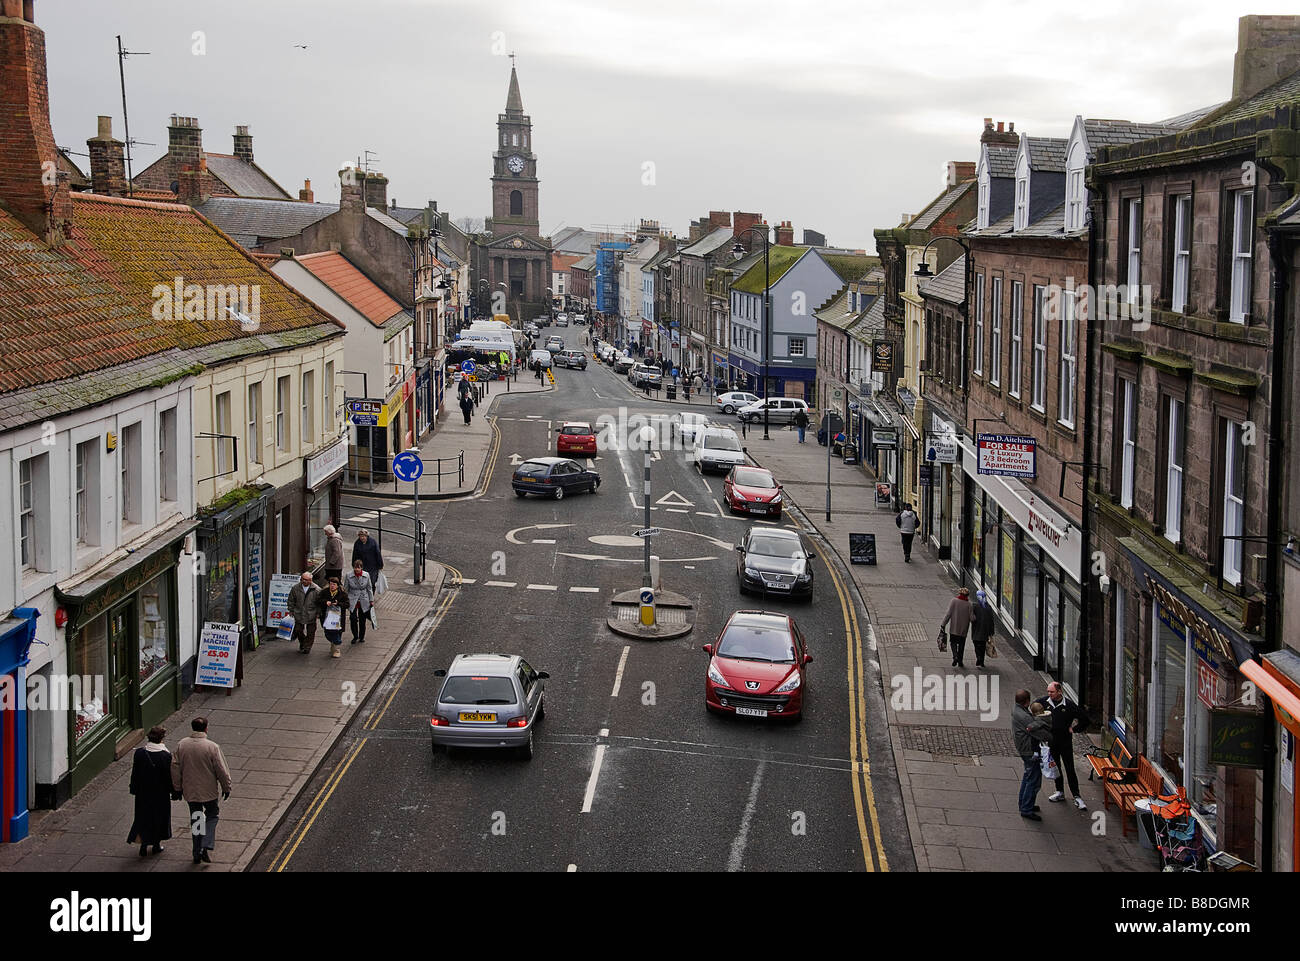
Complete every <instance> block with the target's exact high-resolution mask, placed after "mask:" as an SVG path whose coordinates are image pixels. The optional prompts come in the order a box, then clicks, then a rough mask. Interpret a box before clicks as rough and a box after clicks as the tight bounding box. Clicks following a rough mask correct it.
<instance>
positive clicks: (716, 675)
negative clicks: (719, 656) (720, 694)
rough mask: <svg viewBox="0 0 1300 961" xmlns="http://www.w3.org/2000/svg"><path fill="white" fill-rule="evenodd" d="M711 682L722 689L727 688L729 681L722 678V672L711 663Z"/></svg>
mask: <svg viewBox="0 0 1300 961" xmlns="http://www.w3.org/2000/svg"><path fill="white" fill-rule="evenodd" d="M709 680H710V681H712V682H713V683H714V684H718V685H720V686H722V687H726V686H727V679H726V678H725V677H723V676H722V672H721V671H719V670H718V669H717V668H716V667H715V666H714V665H713V663H712V662H710V663H709Z"/></svg>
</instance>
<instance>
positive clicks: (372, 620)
mask: <svg viewBox="0 0 1300 961" xmlns="http://www.w3.org/2000/svg"><path fill="white" fill-rule="evenodd" d="M370 623H371V624H372V625H374V626H375V627H378V626H379V618H378V617H376V616H375V606H374V605H373V604H371V605H370Z"/></svg>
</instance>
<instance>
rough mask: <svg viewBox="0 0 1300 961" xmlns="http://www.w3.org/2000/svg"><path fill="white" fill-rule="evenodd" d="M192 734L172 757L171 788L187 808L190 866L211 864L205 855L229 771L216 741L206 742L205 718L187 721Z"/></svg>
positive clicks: (214, 833)
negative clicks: (190, 845) (192, 848)
mask: <svg viewBox="0 0 1300 961" xmlns="http://www.w3.org/2000/svg"><path fill="white" fill-rule="evenodd" d="M190 727H191V729H193V731H194V733H193V734H191V735H190V736H189V737H187V738H182V739H181V742H180V744H178V745H177V746H176V753H175V754H173V755H172V787H174V788H175V789H176V790H177V791H180V792H181V797H183V798H184V799H185V802H186V803H187V804H188V805H189V806H190V836H191V837H192V838H193V839H194V863H195V864H199V863H203V862H206V863H208V864H211V863H212V859H211V858H209V857H208V852H209V851H211V850H212V849H213V848H215V847H216V845H217V820H218V819H219V817H220V815H221V806H220V805H219V804H218V803H217V795H218V793H220V795H221V800H223V801H224V800H226V799H227V798H229V797H230V768H229V767H228V766H227V765H226V758H225V755H224V754H222V753H221V748H220V747H219V746H218V745H217V742H216V741H210V740H208V719H207V718H206V717H196V718H195V719H194V720H192V721H190Z"/></svg>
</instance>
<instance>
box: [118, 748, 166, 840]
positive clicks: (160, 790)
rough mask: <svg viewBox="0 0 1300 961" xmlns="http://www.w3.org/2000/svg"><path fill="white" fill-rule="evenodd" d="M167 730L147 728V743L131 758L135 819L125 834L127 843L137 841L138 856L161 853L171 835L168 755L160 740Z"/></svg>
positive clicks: (131, 788) (136, 750)
mask: <svg viewBox="0 0 1300 961" xmlns="http://www.w3.org/2000/svg"><path fill="white" fill-rule="evenodd" d="M166 736H167V732H166V731H165V730H163V729H162V728H161V727H153V728H150V729H149V742H148V743H147V744H145V745H143V746H141V747H138V748H136V749H135V757H134V758H132V760H131V785H130V791H131V794H132V795H134V796H135V820H134V821H132V822H131V831H130V833H128V834H127V836H126V843H127V844H135V843H137V842H139V844H140V857H145V856H147V855H148V853H149V847H150V846H151V845H152V847H153V853H154V854H162V852H163V846H162V843H163V842H164V841H168V840H171V836H172V800H173V799H174V797H175V794H176V789H175V788H174V787H173V786H172V754H171V751H169V750H167V745H166V744H164V743H163V738H164V737H166Z"/></svg>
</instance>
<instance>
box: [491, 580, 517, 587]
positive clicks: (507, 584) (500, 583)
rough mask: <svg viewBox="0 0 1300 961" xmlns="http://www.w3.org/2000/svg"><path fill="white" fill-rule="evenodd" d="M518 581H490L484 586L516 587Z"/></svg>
mask: <svg viewBox="0 0 1300 961" xmlns="http://www.w3.org/2000/svg"><path fill="white" fill-rule="evenodd" d="M518 583H519V582H518V581H488V582H487V583H485V584H484V585H483V586H484V587H514V586H515V585H516V584H518Z"/></svg>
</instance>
